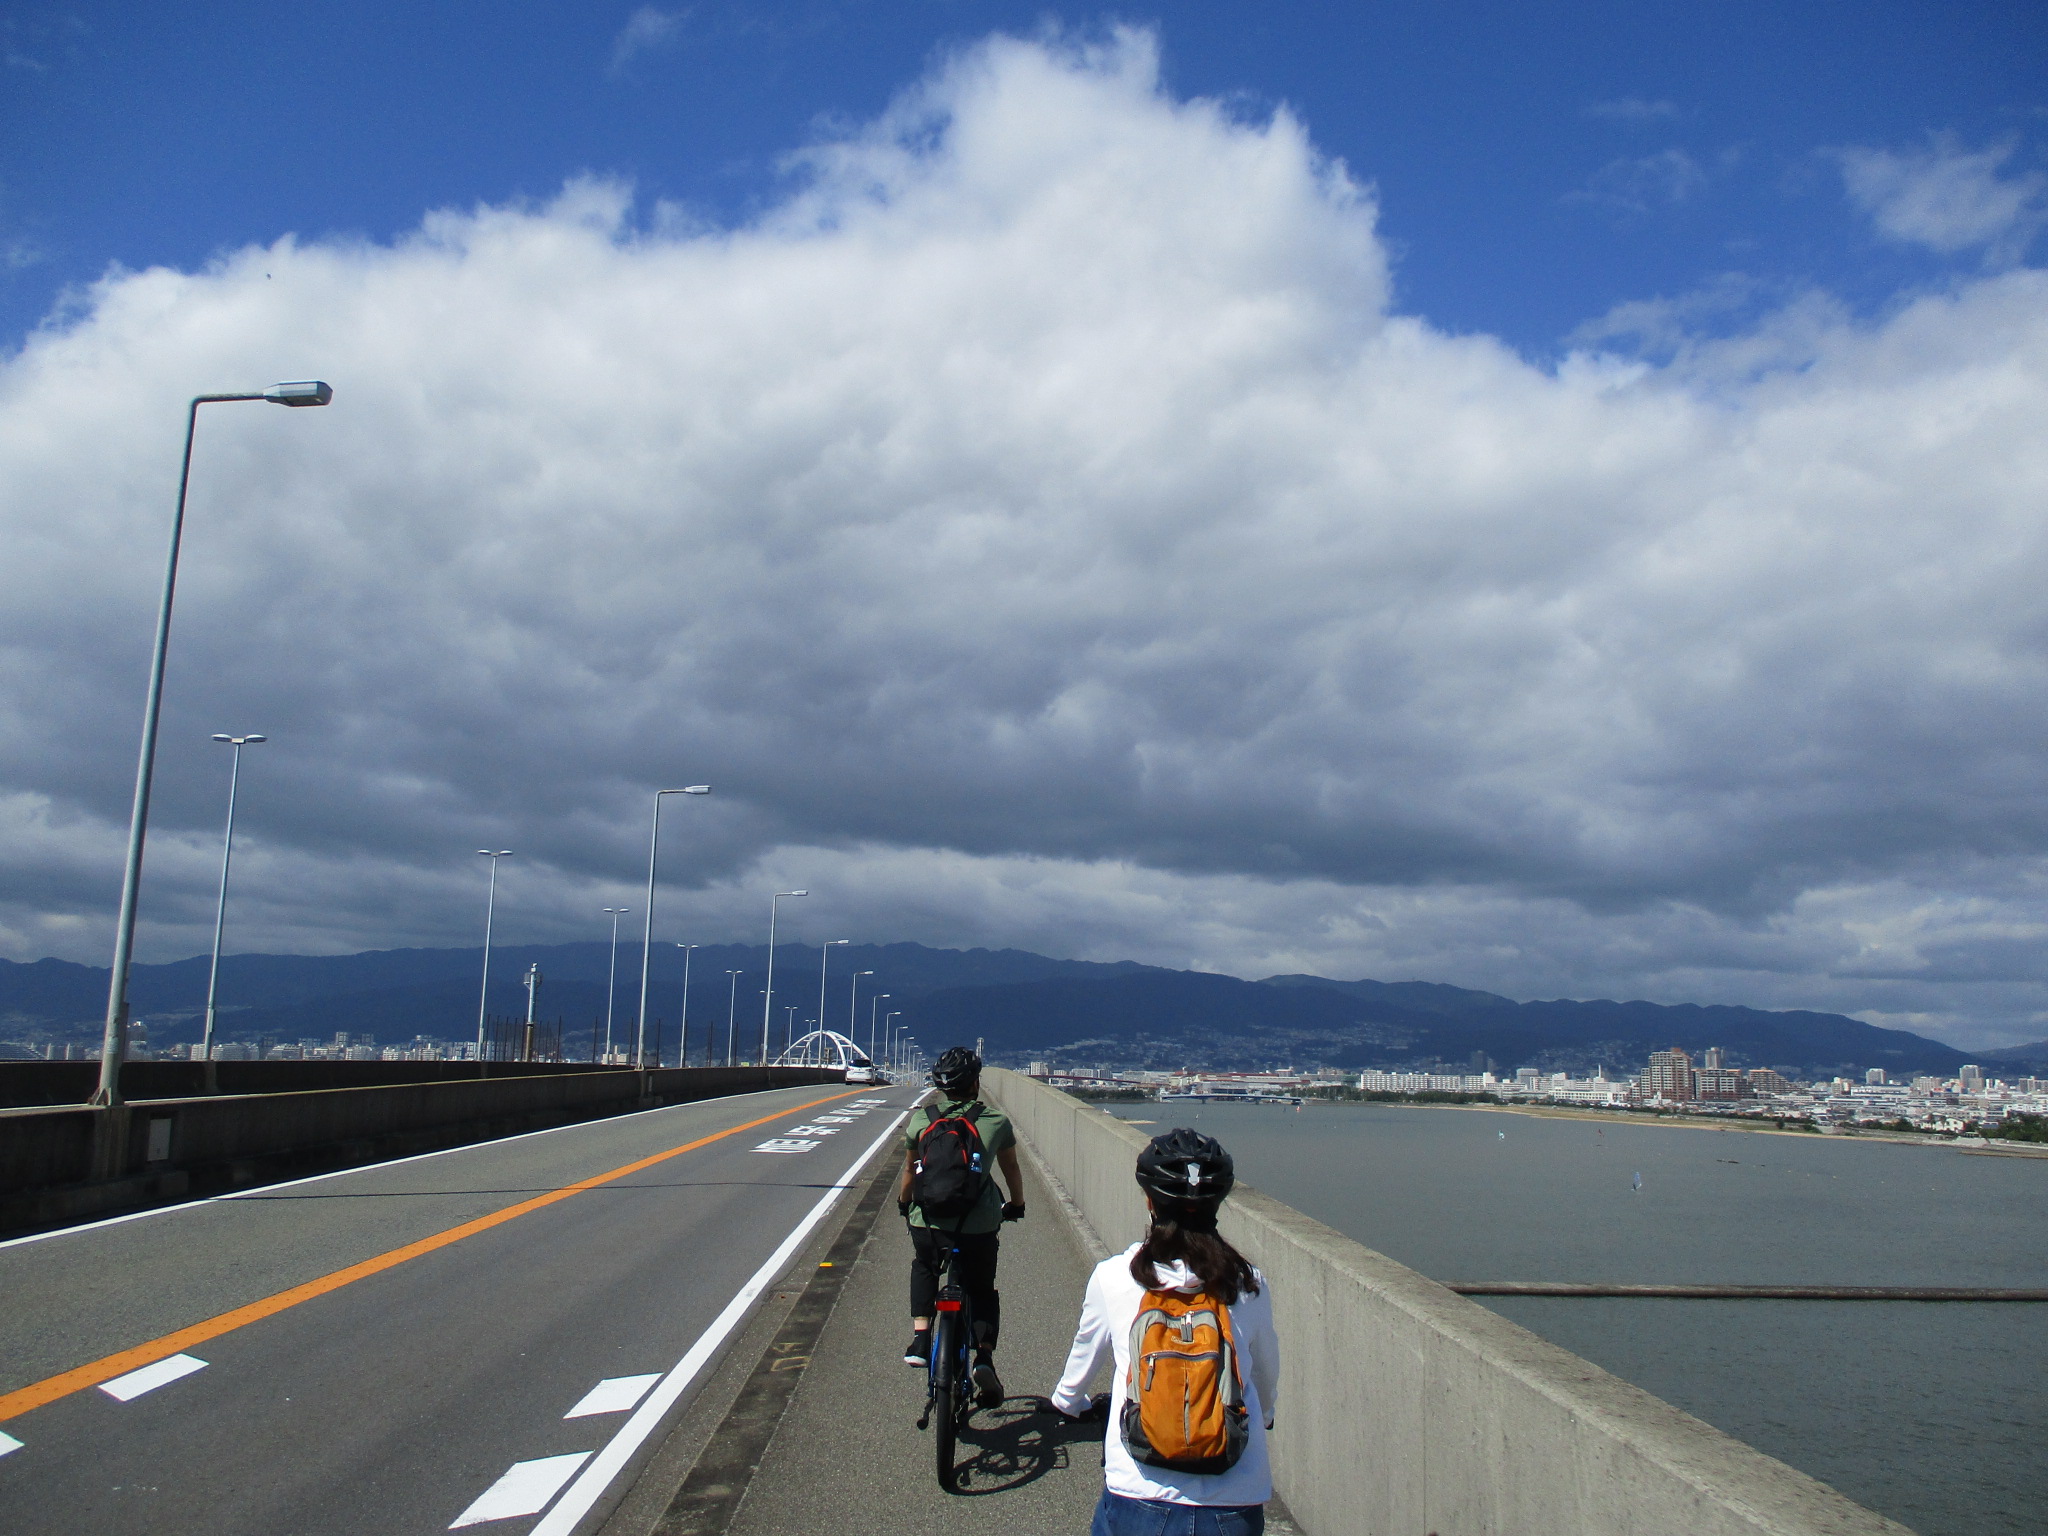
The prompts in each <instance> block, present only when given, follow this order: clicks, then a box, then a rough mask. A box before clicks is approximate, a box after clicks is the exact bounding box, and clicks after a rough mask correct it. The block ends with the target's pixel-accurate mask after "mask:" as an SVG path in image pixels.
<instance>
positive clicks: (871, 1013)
mask: <svg viewBox="0 0 2048 1536" xmlns="http://www.w3.org/2000/svg"><path fill="white" fill-rule="evenodd" d="M888 998H889V994H888V993H887V992H878V993H876V994H875V998H874V1001H872V1002H871V1003H869V1004H868V1060H869V1061H872V1062H880V1061H881V1059H882V1058H881V1057H879V1056H877V1055H876V1054H875V1012H876V1010H877V1009H879V1008H880V1007H881V1006H882V1004H883V1003H884V1002H886V1001H887V1000H888Z"/></svg>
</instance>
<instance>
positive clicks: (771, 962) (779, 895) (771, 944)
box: [761, 891, 811, 1067]
mask: <svg viewBox="0 0 2048 1536" xmlns="http://www.w3.org/2000/svg"><path fill="white" fill-rule="evenodd" d="M810 894H811V893H810V892H809V891H777V892H776V893H775V894H774V895H773V896H770V897H769V898H768V990H767V991H766V992H763V993H762V994H761V1065H762V1066H764V1067H765V1066H767V1065H768V1024H769V1021H770V1020H771V1019H772V1018H773V1017H774V1014H773V1012H771V1010H772V1009H773V1008H774V1006H775V903H777V902H778V901H781V900H782V899H783V898H784V897H786V896H808V895H810Z"/></svg>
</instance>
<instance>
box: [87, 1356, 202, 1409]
mask: <svg viewBox="0 0 2048 1536" xmlns="http://www.w3.org/2000/svg"><path fill="white" fill-rule="evenodd" d="M205 1369H206V1362H205V1361H204V1360H200V1359H197V1358H196V1357H194V1356H192V1355H172V1356H171V1357H170V1358H169V1359H167V1360H159V1361H157V1363H156V1364H155V1365H145V1366H144V1367H143V1368H142V1369H141V1370H139V1371H130V1372H129V1373H128V1374H127V1375H126V1376H116V1377H115V1378H114V1379H113V1380H112V1381H103V1382H101V1383H100V1390H101V1391H102V1392H104V1393H106V1394H107V1396H109V1397H111V1398H115V1399H118V1400H119V1401H121V1402H124V1403H126V1402H132V1401H133V1400H134V1399H136V1398H138V1397H140V1396H142V1394H143V1393H145V1392H154V1391H155V1390H156V1389H157V1388H158V1387H160V1386H163V1385H164V1384H165V1383H166V1382H171V1381H176V1380H177V1379H178V1378H179V1377H180V1376H190V1375H191V1374H192V1373H193V1372H194V1371H203V1370H205Z"/></svg>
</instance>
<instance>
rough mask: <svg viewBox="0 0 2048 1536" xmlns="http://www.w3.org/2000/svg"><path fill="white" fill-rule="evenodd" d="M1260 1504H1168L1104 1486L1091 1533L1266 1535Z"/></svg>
mask: <svg viewBox="0 0 2048 1536" xmlns="http://www.w3.org/2000/svg"><path fill="white" fill-rule="evenodd" d="M1265 1529H1266V1510H1265V1506H1263V1505H1260V1504H1242V1505H1240V1504H1168V1503H1165V1502H1164V1501H1162V1500H1159V1499H1127V1498H1125V1497H1124V1496H1123V1495H1122V1494H1120V1493H1111V1492H1110V1491H1109V1490H1108V1489H1107V1488H1105V1489H1103V1490H1102V1499H1101V1501H1100V1502H1099V1503H1097V1504H1096V1506H1095V1523H1094V1524H1093V1525H1091V1526H1089V1527H1088V1536H1263V1533H1264V1531H1265Z"/></svg>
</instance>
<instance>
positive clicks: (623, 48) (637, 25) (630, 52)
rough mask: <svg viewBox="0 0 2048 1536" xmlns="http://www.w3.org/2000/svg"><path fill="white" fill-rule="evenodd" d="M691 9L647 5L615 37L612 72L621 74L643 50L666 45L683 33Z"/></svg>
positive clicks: (649, 50) (633, 15) (646, 50)
mask: <svg viewBox="0 0 2048 1536" xmlns="http://www.w3.org/2000/svg"><path fill="white" fill-rule="evenodd" d="M688 14H689V12H687V11H663V10H657V9H656V8H655V7H654V6H651V5H643V6H641V7H640V9H639V10H637V11H635V12H634V13H633V14H632V15H631V16H629V17H627V18H626V24H625V25H624V26H623V27H621V28H619V35H618V36H617V37H615V38H613V39H612V73H613V74H615V75H616V74H618V73H619V72H620V71H621V70H623V69H624V68H625V67H626V66H627V65H628V64H630V63H632V62H633V60H634V59H636V58H637V57H639V56H640V55H641V54H643V53H648V52H651V51H652V50H654V49H656V48H666V47H667V46H668V45H669V44H671V43H673V42H674V41H675V40H676V39H677V38H678V37H680V36H681V35H682V30H683V19H684V18H685V17H686V16H687V15H688Z"/></svg>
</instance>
